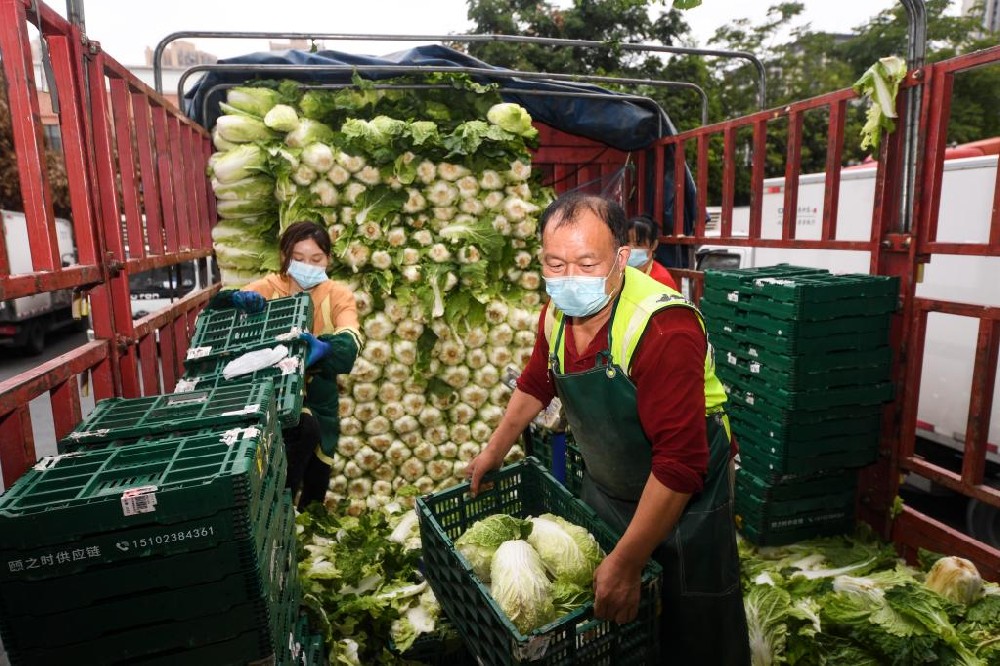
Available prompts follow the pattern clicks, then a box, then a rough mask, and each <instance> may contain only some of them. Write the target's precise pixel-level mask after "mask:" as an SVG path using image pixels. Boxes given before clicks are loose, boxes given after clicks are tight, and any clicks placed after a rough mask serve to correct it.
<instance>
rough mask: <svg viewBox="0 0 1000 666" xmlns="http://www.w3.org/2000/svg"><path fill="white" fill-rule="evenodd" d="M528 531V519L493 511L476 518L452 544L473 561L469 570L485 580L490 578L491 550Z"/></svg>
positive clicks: (486, 581)
mask: <svg viewBox="0 0 1000 666" xmlns="http://www.w3.org/2000/svg"><path fill="white" fill-rule="evenodd" d="M530 533H531V523H530V522H528V521H527V520H521V519H520V518H514V517H513V516H508V515H507V514H505V513H495V514H493V515H491V516H486V517H485V518H483V519H482V520H480V521H478V522H475V523H473V524H472V526H471V527H470V528H469V529H467V530H466V531H465V534H463V535H462V536H460V537H458V539H456V540H455V548H457V549H458V552H460V553H461V554H462V555H463V556H464V557H465V559H467V560H468V561H469V564H471V565H472V571H473V572H474V573H475V574H476V575H477V576H479V580H481V581H483V582H484V583H488V582H489V581H490V564H491V562H492V561H493V554H494V553H495V552H496V550H497V548H499V547H500V544H502V543H503V542H504V541H511V540H513V539H524V538H525V537H527V536H528V535H529V534H530Z"/></svg>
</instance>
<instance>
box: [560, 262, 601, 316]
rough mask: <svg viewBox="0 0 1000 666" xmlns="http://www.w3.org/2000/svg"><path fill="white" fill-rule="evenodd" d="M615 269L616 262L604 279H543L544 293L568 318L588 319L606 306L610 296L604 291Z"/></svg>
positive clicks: (574, 277)
mask: <svg viewBox="0 0 1000 666" xmlns="http://www.w3.org/2000/svg"><path fill="white" fill-rule="evenodd" d="M617 267H618V262H617V261H616V262H615V264H614V265H613V266H612V267H611V271H610V272H609V273H608V274H607V275H605V276H604V277H588V276H585V275H570V276H567V277H551V278H544V280H545V292H546V293H547V294H548V295H549V298H551V299H552V302H553V303H555V306H556V307H557V308H559V309H560V310H562V311H563V312H564V313H565V314H567V315H568V316H570V317H589V316H590V315H592V314H594V313H596V312H600V311H601V308H603V307H604V306H605V305H607V304H608V300H609V299H610V298H611V294H609V293H607V291H606V288H607V282H608V278H609V277H611V273H614V272H615V269H616V268H617Z"/></svg>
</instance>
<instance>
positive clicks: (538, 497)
mask: <svg viewBox="0 0 1000 666" xmlns="http://www.w3.org/2000/svg"><path fill="white" fill-rule="evenodd" d="M485 480H486V481H487V482H491V483H492V484H493V485H492V487H489V488H481V490H480V493H479V494H478V495H477V496H476V497H475V498H473V497H471V496H470V495H469V484H467V483H464V484H461V485H458V486H455V487H453V488H450V489H448V490H445V491H442V492H439V493H435V494H434V495H428V496H424V497H421V498H418V499H417V513H418V515H419V517H420V537H421V540H422V542H423V558H424V564H425V569H426V575H427V580H428V582H430V584H431V587H432V588H433V589H434V594H435V595H436V596H437V598H438V601H439V602H440V603H441V608H442V610H443V611H444V614H445V615H447V616H448V618H449V619H450V620H451V622H452V623H453V624H454V625H455V627H456V628H457V629H458V631H459V633H460V634H461V635H462V637H463V639H464V640H465V641H466V646H467V647H468V648H469V651H470V652H472V654H473V655H474V656H475V657H476V658H477V659H478V661H479V663H480V664H482V665H483V666H489V665H492V664H517V663H526V662H529V661H530V662H531V663H536V664H582V663H609V664H622V665H626V664H656V663H660V661H659V655H658V652H659V632H658V625H659V606H660V574H661V569H660V566H659V564H657V563H656V562H653V561H650V562H649V563H648V564H647V565H646V567H645V569H644V570H643V576H642V589H641V592H640V601H639V616H638V618H637V619H636V620H635V621H634V622H630V623H628V624H626V625H617V624H614V623H612V622H602V621H597V620H594V619H592V613H593V607H592V605H591V604H588V605H586V606H585V607H583V608H580V609H578V610H576V611H574V612H572V613H570V614H568V615H566V616H564V617H562V618H560V619H558V620H556V621H555V622H553V623H551V624H548V625H546V626H544V627H541V628H540V629H538V630H536V631H534V632H532V633H531V635H530V636H524V635H522V634H521V633H520V632H519V631H518V630H517V629H516V628H515V627H514V625H513V624H511V622H510V620H509V619H508V618H507V617H506V615H504V613H503V611H501V610H500V608H499V607H498V606H497V604H496V602H495V601H494V600H493V598H492V597H491V596H490V594H489V591H488V589H487V587H486V586H485V585H483V583H482V582H480V581H479V579H478V577H476V576H475V574H473V573H472V569H471V567H470V566H469V563H468V562H467V561H466V560H465V558H464V557H462V556H461V555H459V554H458V552H457V551H456V550H455V547H454V540H455V539H457V538H458V537H459V536H460V535H461V534H462V533H463V532H465V530H466V529H467V528H468V527H469V526H471V525H472V524H473V523H475V522H476V521H477V520H480V519H481V518H484V517H485V516H488V515H491V514H495V513H506V514H509V515H513V516H517V517H521V518H525V517H527V516H531V515H535V516H537V515H539V514H542V513H546V512H551V513H555V514H557V515H560V516H562V517H563V518H565V519H566V520H569V521H570V522H572V523H575V524H577V525H581V526H582V527H585V528H586V529H588V530H589V531H590V532H591V534H593V535H594V537H595V538H596V539H597V541H598V543H600V545H601V547H602V548H604V549H605V551H611V550H612V548H613V547H614V545H615V543H617V540H618V535H616V534H615V533H614V532H612V531H611V529H610V528H609V527H608V526H607V525H606V524H605V523H604V522H603V521H601V519H600V518H598V516H597V514H596V513H595V512H594V511H593V509H591V508H590V507H588V506H587V505H585V504H584V503H583V502H581V501H580V500H578V499H575V498H574V497H573V496H572V494H571V493H570V492H569V490H567V489H566V488H565V487H563V486H562V485H561V484H560V483H559V482H558V481H556V480H555V479H554V478H553V477H552V475H550V474H549V473H548V472H546V471H545V470H544V468H542V466H541V464H539V463H538V462H537V460H534V459H530V458H529V459H526V460H523V461H521V462H519V463H517V464H514V465H509V466H507V467H504V468H503V469H501V470H500V471H498V472H495V473H493V474H491V475H489V476H488V477H487V478H486V479H485Z"/></svg>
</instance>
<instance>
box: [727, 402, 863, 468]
mask: <svg viewBox="0 0 1000 666" xmlns="http://www.w3.org/2000/svg"><path fill="white" fill-rule="evenodd" d="M741 413H742V412H740V413H739V414H741ZM730 421H731V424H732V428H733V432H734V433H735V434H736V437H737V440H738V441H743V440H744V439H749V440H751V441H753V442H754V444H755V445H756V446H757V447H758V448H759V449H762V450H765V451H767V452H768V453H769V454H770V455H772V456H775V457H780V458H787V457H804V456H824V455H829V454H835V453H841V452H844V451H858V450H866V451H875V450H876V449H877V448H878V442H879V431H878V428H877V427H876V428H874V429H872V430H869V431H868V432H865V433H858V434H847V435H832V436H823V435H822V433H821V432H819V429H817V428H802V429H799V430H797V431H795V432H796V433H797V435H796V436H795V437H794V438H789V439H784V438H780V437H773V436H771V433H774V432H776V431H775V430H774V429H769V430H766V431H764V430H761V428H759V427H758V426H757V423H759V422H758V421H751V420H747V419H744V418H742V416H737V415H736V414H730ZM848 423H849V422H848ZM876 424H877V421H876ZM851 425H853V424H851ZM765 427H766V426H765ZM810 434H811V435H812V436H811V437H810V436H809V435H810Z"/></svg>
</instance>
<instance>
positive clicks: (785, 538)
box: [739, 516, 854, 547]
mask: <svg viewBox="0 0 1000 666" xmlns="http://www.w3.org/2000/svg"><path fill="white" fill-rule="evenodd" d="M739 530H740V534H742V535H743V538H745V539H746V540H747V541H749V542H750V543H752V544H754V545H755V546H762V547H765V546H787V545H788V544H791V543H798V542H799V541H808V540H809V539H818V538H821V537H832V536H837V535H841V534H850V533H851V532H853V531H854V518H853V516H843V517H840V518H837V519H834V520H831V521H827V522H821V523H817V524H813V525H802V526H789V527H784V528H777V529H767V528H761V527H759V526H757V525H754V524H752V523H745V524H744V525H743V526H742V527H740V528H739Z"/></svg>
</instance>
